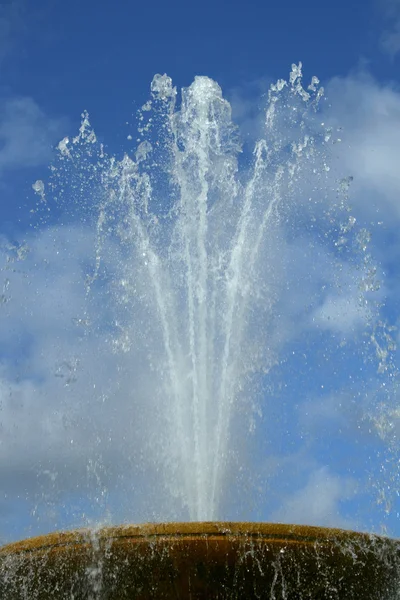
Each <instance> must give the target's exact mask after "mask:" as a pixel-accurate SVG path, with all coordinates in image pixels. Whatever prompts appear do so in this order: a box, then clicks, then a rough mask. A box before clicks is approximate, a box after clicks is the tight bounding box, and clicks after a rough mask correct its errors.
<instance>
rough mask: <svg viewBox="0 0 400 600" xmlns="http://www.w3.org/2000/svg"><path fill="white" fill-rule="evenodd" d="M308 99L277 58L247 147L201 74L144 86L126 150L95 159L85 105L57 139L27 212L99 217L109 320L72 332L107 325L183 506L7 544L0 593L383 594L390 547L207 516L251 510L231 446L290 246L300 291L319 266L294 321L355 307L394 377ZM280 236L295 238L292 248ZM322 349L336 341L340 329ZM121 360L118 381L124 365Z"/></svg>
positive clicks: (273, 346)
mask: <svg viewBox="0 0 400 600" xmlns="http://www.w3.org/2000/svg"><path fill="white" fill-rule="evenodd" d="M322 98H323V90H322V88H320V87H319V81H318V80H317V78H315V77H314V78H313V79H312V81H311V83H310V85H309V86H308V88H307V89H305V88H304V87H303V85H302V75H301V67H300V66H299V67H297V66H295V65H293V68H292V72H291V74H290V79H289V81H288V82H286V81H283V80H280V81H278V82H277V83H276V84H274V85H272V86H271V88H270V91H269V94H268V98H267V102H266V104H267V106H266V110H265V115H264V133H263V136H262V137H260V138H259V139H257V140H256V142H255V144H254V148H253V150H252V152H251V153H250V152H249V150H248V149H247V148H246V143H245V145H244V148H243V147H242V146H241V143H240V140H239V135H238V130H237V128H236V127H235V126H234V125H233V122H232V118H231V107H230V105H229V103H228V102H227V101H226V100H225V99H224V98H223V96H222V92H221V89H220V88H219V86H218V85H217V84H216V83H215V82H214V81H212V80H210V79H208V78H207V77H196V79H195V81H194V83H193V84H192V85H191V86H190V87H189V88H187V89H185V90H184V91H183V92H182V99H181V104H180V105H178V99H177V92H176V89H175V88H174V87H173V85H172V82H171V80H170V78H169V77H167V76H166V75H163V76H160V75H157V76H155V78H154V79H153V82H152V98H151V100H150V101H149V102H148V103H146V104H145V105H144V106H143V107H142V110H141V112H140V114H139V129H138V135H139V139H138V142H139V144H138V147H137V149H136V152H135V155H134V157H133V158H132V156H130V155H128V154H126V155H125V156H124V157H123V158H122V159H121V160H117V159H116V158H114V157H110V156H109V155H108V154H107V153H106V151H105V149H104V146H103V145H102V144H100V143H98V141H97V139H96V136H95V133H94V131H93V130H92V128H91V126H90V123H89V119H88V115H87V114H86V113H84V114H83V118H82V124H81V128H80V131H79V134H78V135H77V136H76V137H75V138H73V139H72V140H71V139H69V138H64V139H63V140H62V141H61V142H60V144H59V146H58V151H59V155H58V162H57V163H56V164H55V165H53V167H52V177H51V180H50V182H49V184H48V185H45V184H44V183H43V182H42V181H37V182H36V183H35V184H34V186H33V187H34V190H35V192H36V193H37V195H38V198H39V199H38V206H39V209H40V210H39V212H38V214H39V215H43V207H44V206H45V205H46V204H47V202H48V201H49V196H50V195H51V194H52V195H53V196H54V197H56V198H57V206H58V209H59V210H61V211H63V210H64V215H65V214H69V215H70V218H71V219H73V218H74V211H76V212H75V216H76V214H77V213H79V211H85V214H86V217H85V218H86V219H87V220H91V219H92V218H93V213H94V212H95V213H96V226H95V229H96V242H95V260H94V265H93V267H92V268H91V270H90V272H88V274H87V278H86V299H87V303H88V306H89V305H90V302H93V300H92V299H93V298H94V297H96V296H97V297H99V298H100V304H101V303H102V302H104V303H105V304H107V311H108V321H107V322H106V323H104V322H102V323H99V321H97V322H95V324H94V325H93V314H94V313H95V312H96V310H97V308H98V305H96V304H95V305H94V307H92V308H94V310H92V313H91V315H89V313H90V308H87V309H85V310H87V312H85V313H84V314H83V315H81V317H80V318H79V320H78V321H79V324H80V325H83V326H84V328H85V335H89V333H88V332H89V331H90V329H91V328H92V330H95V329H96V328H97V330H101V331H102V332H103V333H104V331H106V332H107V339H108V342H109V344H110V345H111V348H112V350H113V352H115V353H116V356H123V355H125V356H127V357H128V358H129V359H131V358H132V356H133V355H136V357H137V356H138V357H139V358H136V359H135V360H136V371H138V369H139V370H140V376H141V377H140V380H141V381H142V382H143V381H144V382H145V385H144V386H143V387H144V388H145V391H144V392H143V394H144V397H145V402H144V403H143V404H141V405H140V409H141V411H138V418H139V419H141V420H140V421H139V422H140V424H141V426H142V427H143V431H144V434H143V438H142V443H143V447H146V451H147V450H148V452H149V454H150V455H151V457H152V463H153V465H154V466H155V467H154V470H155V472H156V473H157V476H158V478H159V479H162V486H163V487H162V489H163V498H164V497H165V504H169V505H170V506H171V507H172V508H171V510H170V513H169V515H167V519H168V520H170V521H177V520H178V519H176V515H177V514H178V515H181V514H185V515H187V518H188V519H189V522H185V523H183V522H182V523H179V522H178V523H165V524H163V525H143V526H125V527H117V528H100V529H96V528H92V529H82V530H78V531H72V532H69V533H55V534H49V535H47V536H42V537H39V538H33V539H30V540H27V541H24V542H20V543H16V544H11V545H9V546H5V547H4V548H2V549H1V550H0V596H1V598H2V599H4V600H9V599H10V600H11V598H12V599H13V600H19V599H21V600H22V599H24V598H29V600H33V599H37V600H48V599H50V598H65V599H67V598H71V599H72V598H74V599H75V600H79V599H83V598H93V599H96V598H99V599H100V598H107V599H108V600H111V599H115V600H117V599H121V598H163V597H165V598H173V597H177V598H178V597H182V598H183V597H185V598H189V597H194V598H203V597H204V598H236V597H238V598H239V597H241V598H243V597H261V598H275V599H278V598H282V599H283V598H290V599H293V600H295V599H300V598H309V599H319V600H322V599H325V598H326V599H328V598H331V599H333V598H337V599H339V598H346V600H349V599H352V598H354V599H355V598H363V599H366V600H367V599H369V598H370V599H371V600H372V599H373V598H376V599H377V598H379V599H380V600H383V599H384V598H388V600H389V599H390V598H394V597H395V594H396V593H397V588H398V583H397V579H398V573H399V565H398V560H399V557H400V552H399V551H400V546H399V543H398V542H396V541H393V540H390V539H387V538H384V537H380V536H373V535H368V534H362V533H353V532H349V531H344V530H343V529H324V528H320V527H309V526H300V525H278V524H265V523H241V522H232V521H229V522H228V521H226V522H220V521H217V519H219V518H220V515H221V514H226V513H224V510H225V511H226V512H229V510H233V508H232V505H233V504H235V503H237V504H240V502H241V501H242V502H243V501H244V502H250V500H249V498H248V496H247V495H244V490H246V485H247V484H248V482H249V479H250V478H251V476H252V474H251V470H250V476H249V477H248V478H247V476H246V473H245V471H246V470H245V469H243V465H241V464H240V461H241V452H242V448H241V442H242V440H243V439H244V438H247V437H248V434H249V430H250V431H251V430H253V429H254V427H255V421H256V420H257V419H256V416H257V414H258V413H259V412H260V406H262V397H263V395H264V394H265V389H266V386H268V381H269V380H270V379H271V378H272V377H273V370H274V367H276V365H278V364H279V356H280V352H281V350H282V348H283V347H284V346H285V345H287V344H288V340H291V338H292V337H293V336H292V333H291V332H290V331H288V329H290V327H288V322H285V320H284V318H282V316H281V314H280V312H281V311H280V310H279V306H280V303H283V302H284V301H283V298H284V296H285V289H286V287H287V275H288V272H289V271H290V269H291V268H292V267H291V262H290V257H291V256H293V253H296V252H303V253H304V255H305V256H307V258H309V259H310V261H311V264H309V268H308V269H307V270H305V271H304V272H303V273H302V274H301V275H300V279H299V281H301V284H300V286H299V287H298V288H297V289H295V290H294V291H295V292H296V293H299V297H301V293H300V292H301V290H300V287H301V285H304V286H306V285H307V281H308V280H309V279H310V278H312V277H313V274H314V272H315V264H316V263H319V265H320V266H322V267H323V268H325V269H327V270H329V271H330V273H331V278H330V280H329V286H327V285H326V284H324V285H323V286H322V285H321V289H324V290H326V291H325V292H324V294H325V300H326V302H325V304H324V310H319V311H318V310H317V308H318V307H317V303H316V301H315V298H309V297H308V298H305V299H304V302H306V303H308V304H309V305H310V307H309V317H310V321H311V319H313V320H314V321H317V322H318V323H319V327H320V328H321V330H324V327H325V326H326V322H327V320H329V319H330V318H331V316H330V315H329V314H327V313H329V310H330V309H329V306H330V305H329V302H330V301H331V299H332V295H334V294H336V296H335V301H336V303H337V304H340V302H341V301H343V300H345V303H347V304H346V306H347V307H349V306H350V308H349V310H352V311H353V312H354V313H355V315H356V316H355V317H354V323H356V324H355V325H354V328H357V327H359V323H360V322H362V323H363V329H364V331H366V330H368V328H370V329H371V331H372V333H370V339H371V340H372V341H371V342H370V343H369V345H368V351H369V352H370V353H371V348H372V350H373V351H374V352H375V351H376V354H378V358H379V360H380V365H379V368H380V370H381V371H382V372H383V373H386V372H387V371H388V369H389V368H390V366H388V364H389V363H388V361H389V358H388V357H389V355H390V352H389V350H390V348H389V342H388V344H387V348H386V350H385V352H383V351H382V347H381V346H380V345H379V344H378V341H377V334H376V327H375V324H376V313H377V310H378V306H379V302H378V301H373V300H371V299H370V297H369V296H368V299H366V295H368V294H371V293H372V292H373V291H374V290H375V289H377V287H378V286H377V284H376V271H375V270H374V268H373V264H372V259H371V257H370V255H369V254H368V253H367V252H366V248H367V245H368V232H366V230H363V229H358V228H357V226H356V219H355V218H354V216H353V215H352V214H351V213H350V212H349V208H348V203H347V196H348V187H349V184H350V179H351V178H347V179H341V180H340V182H339V183H337V182H336V185H334V186H333V185H332V182H334V181H335V179H334V177H333V176H332V172H331V165H330V150H331V147H332V146H331V145H332V144H333V143H337V142H339V141H340V140H339V139H338V136H336V134H335V132H334V131H333V129H332V127H328V126H327V125H325V124H324V123H322V124H321V123H320V122H319V121H318V119H316V118H315V115H318V111H319V110H320V102H321V100H322ZM129 137H131V136H129ZM81 215H82V212H81V213H80V216H81ZM40 218H41V219H42V216H41V217H40ZM64 218H65V216H64ZM42 224H43V223H42ZM295 239H296V240H298V239H301V240H302V245H301V244H299V245H298V246H297V247H295V246H293V245H291V244H292V242H293V240H295ZM305 239H307V240H308V241H309V244H308V250H307V249H306V245H305V244H304V240H305ZM310 240H312V241H311V242H310ZM321 240H322V242H323V243H326V240H328V244H330V246H331V247H330V249H329V252H323V251H322V243H321ZM324 240H325V242H324ZM310 248H311V249H313V251H310ZM307 252H308V255H307ZM349 279H351V281H350V282H349ZM346 283H348V287H350V288H351V290H354V289H355V290H356V292H355V293H354V297H352V300H351V302H353V304H354V302H355V308H354V306H353V304H351V303H350V305H349V304H348V299H347V297H346V296H340V294H341V293H343V292H340V291H339V288H340V289H341V288H342V287H343V285H346ZM335 285H336V286H337V288H336V289H335ZM292 292H293V290H292ZM289 294H290V290H289ZM286 302H287V300H286ZM333 304H334V305H335V306H336V304H335V302H333ZM291 310H293V309H291ZM110 315H112V316H111V317H110ZM337 315H338V313H337V311H336V318H337V319H339V317H338V316H337ZM342 316H343V315H342ZM332 318H333V319H335V314H334V313H333V316H332ZM91 321H92V322H91ZM324 323H325V325H324ZM284 329H285V330H286V333H285V335H283V333H282V332H283V330H284ZM338 330H340V326H338ZM337 337H338V338H339V341H338V343H337V348H342V347H343V346H344V344H345V343H346V342H345V340H344V338H345V336H337ZM385 339H386V340H387V341H388V340H389V339H390V336H387V337H386V338H385ZM378 349H379V350H380V351H381V352H380V353H379V352H378ZM293 354H294V352H293ZM363 360H364V359H363ZM124 364H125V366H123V367H121V368H120V374H121V377H126V376H127V375H129V373H130V372H129V369H130V367H129V364H132V363H129V360H127V362H126V363H124ZM70 370H71V369H70ZM135 377H136V376H135ZM138 379H139V378H138ZM132 381H133V379H132ZM135 385H136V379H135ZM322 387H323V386H322ZM137 389H139V387H138V388H137ZM141 393H142V392H141ZM385 393H386V390H385ZM137 394H138V395H139V392H138V391H137ZM380 407H382V403H380ZM369 410H370V407H369ZM140 412H142V413H143V414H140ZM371 414H372V413H371ZM380 415H381V417H382V411H381V413H380ZM372 420H373V416H371V422H372ZM379 423H380V426H381V431H382V430H383V426H382V423H383V421H382V419H381V421H379ZM138 429H140V427H138ZM391 451H394V450H393V448H391ZM96 473H97V472H96ZM161 474H162V475H161ZM149 477H150V475H149ZM151 477H154V474H152V475H151ZM232 481H233V484H232ZM228 489H229V490H230V491H231V492H232V494H231V496H232V498H229V497H228V496H229V494H227V492H226V490H228ZM149 501H150V500H149ZM177 507H178V508H177ZM223 507H225V508H223ZM164 514H166V513H164ZM168 517H169V518H168Z"/></svg>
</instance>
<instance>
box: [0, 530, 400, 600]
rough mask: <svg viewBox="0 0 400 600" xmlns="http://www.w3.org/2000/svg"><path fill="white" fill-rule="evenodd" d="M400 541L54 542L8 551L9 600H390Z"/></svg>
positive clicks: (332, 535) (332, 537)
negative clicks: (264, 599)
mask: <svg viewBox="0 0 400 600" xmlns="http://www.w3.org/2000/svg"><path fill="white" fill-rule="evenodd" d="M399 565H400V541H397V540H392V539H388V538H384V537H379V536H375V535H368V534H363V533H355V532H351V531H344V530H340V529H326V528H320V527H308V526H299V525H280V524H270V523H231V522H227V523H223V522H210V523H163V524H147V525H127V526H120V527H107V528H103V529H99V530H96V531H95V530H89V529H87V530H77V531H71V532H60V533H51V534H49V535H44V536H41V537H36V538H32V539H28V540H24V541H22V542H18V543H14V544H9V545H7V546H4V547H3V548H0V598H1V600H52V599H57V600H72V599H73V600H97V599H99V600H100V599H101V600H103V599H104V600H125V599H132V600H133V599H135V600H141V599H148V598H155V599H156V598H157V599H161V598H194V599H202V598H211V599H213V598H221V599H222V598H268V599H274V600H280V599H282V600H283V599H286V600H301V599H308V600H317V599H318V600H325V599H326V600H328V599H329V600H332V599H342V600H353V599H354V600H356V599H357V600H385V599H386V598H387V599H388V600H391V599H392V598H394V597H395V594H396V593H397V590H398V589H399V570H400V566H399Z"/></svg>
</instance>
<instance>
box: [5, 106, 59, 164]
mask: <svg viewBox="0 0 400 600" xmlns="http://www.w3.org/2000/svg"><path fill="white" fill-rule="evenodd" d="M65 124H66V123H65V119H58V118H50V117H48V116H47V115H45V114H44V112H43V111H42V110H41V108H40V107H39V106H38V105H37V104H36V102H35V101H34V100H33V99H32V98H29V97H20V98H18V97H12V98H2V99H0V174H1V173H2V172H3V173H4V171H6V170H10V169H17V168H24V167H36V166H39V165H42V164H46V163H47V162H48V161H49V160H50V158H51V154H52V146H53V145H54V143H55V141H56V140H57V139H59V137H60V136H61V134H62V129H63V127H65Z"/></svg>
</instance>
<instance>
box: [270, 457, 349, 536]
mask: <svg viewBox="0 0 400 600" xmlns="http://www.w3.org/2000/svg"><path fill="white" fill-rule="evenodd" d="M356 493H357V483H356V481H355V480H353V479H352V478H350V477H341V476H338V475H335V474H333V473H331V472H330V471H329V469H327V468H326V467H320V468H318V469H316V470H314V471H313V472H312V473H311V474H310V476H309V479H308V481H307V483H306V484H305V485H304V487H302V488H300V489H299V490H296V491H292V492H291V493H290V497H288V498H283V499H282V506H281V508H279V509H278V510H277V511H276V512H275V513H274V514H273V515H272V518H273V520H274V521H278V522H283V523H298V524H300V525H310V524H312V525H319V526H321V527H323V526H324V527H342V528H344V529H352V528H354V526H355V522H354V520H352V519H349V518H346V517H343V516H342V507H341V503H343V502H345V501H347V500H350V499H351V498H352V497H353V496H354V495H355V494H356Z"/></svg>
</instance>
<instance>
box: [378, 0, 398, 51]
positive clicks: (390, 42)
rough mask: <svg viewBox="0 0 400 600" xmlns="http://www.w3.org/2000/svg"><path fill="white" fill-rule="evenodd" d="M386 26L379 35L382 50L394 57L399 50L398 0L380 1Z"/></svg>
mask: <svg viewBox="0 0 400 600" xmlns="http://www.w3.org/2000/svg"><path fill="white" fill-rule="evenodd" d="M382 7H383V13H384V18H385V21H386V27H385V29H384V31H383V33H382V36H381V45H382V49H383V50H384V52H386V53H387V54H388V55H389V56H390V57H392V58H394V57H395V56H396V55H397V54H398V53H399V51H400V1H399V0H383V1H382Z"/></svg>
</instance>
